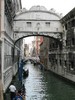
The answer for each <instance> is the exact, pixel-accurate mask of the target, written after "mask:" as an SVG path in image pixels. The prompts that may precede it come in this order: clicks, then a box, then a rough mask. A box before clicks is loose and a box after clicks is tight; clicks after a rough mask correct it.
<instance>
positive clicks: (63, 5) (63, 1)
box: [22, 0, 75, 16]
mask: <svg viewBox="0 0 75 100" xmlns="http://www.w3.org/2000/svg"><path fill="white" fill-rule="evenodd" d="M34 5H40V6H45V7H46V8H47V10H50V9H51V8H54V9H55V11H56V12H57V13H59V14H60V13H62V14H63V16H64V15H66V14H67V13H68V12H69V11H71V10H72V9H73V8H74V7H75V0H22V8H26V9H27V10H29V9H30V8H31V7H32V6H34Z"/></svg>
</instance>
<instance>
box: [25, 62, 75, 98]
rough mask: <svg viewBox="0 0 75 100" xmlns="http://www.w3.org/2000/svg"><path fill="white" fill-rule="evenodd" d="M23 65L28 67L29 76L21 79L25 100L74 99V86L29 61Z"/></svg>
mask: <svg viewBox="0 0 75 100" xmlns="http://www.w3.org/2000/svg"><path fill="white" fill-rule="evenodd" d="M25 67H27V68H28V69H29V76H28V77H27V78H26V79H25V80H23V82H24V83H25V88H26V100H75V87H74V86H73V85H72V84H69V83H68V82H65V81H64V80H62V79H60V78H57V77H55V76H54V75H53V74H52V73H50V72H49V71H43V70H40V68H39V67H38V66H33V65H32V64H30V63H27V65H25Z"/></svg>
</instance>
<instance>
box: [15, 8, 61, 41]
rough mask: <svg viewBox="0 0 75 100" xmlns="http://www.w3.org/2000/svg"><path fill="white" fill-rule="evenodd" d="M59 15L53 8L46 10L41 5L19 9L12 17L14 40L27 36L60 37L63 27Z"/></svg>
mask: <svg viewBox="0 0 75 100" xmlns="http://www.w3.org/2000/svg"><path fill="white" fill-rule="evenodd" d="M60 19H61V15H58V14H57V13H56V12H55V11H54V9H51V10H49V11H48V10H47V9H46V8H45V7H43V6H33V7H31V8H30V10H26V9H25V8H24V9H22V10H20V12H18V13H17V14H16V16H15V18H14V41H18V40H19V39H21V38H23V37H27V36H48V37H52V38H55V39H59V40H60V41H61V39H62V33H63V28H62V24H61V23H60Z"/></svg>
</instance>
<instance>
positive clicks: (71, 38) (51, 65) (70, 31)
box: [41, 8, 75, 82]
mask: <svg viewBox="0 0 75 100" xmlns="http://www.w3.org/2000/svg"><path fill="white" fill-rule="evenodd" d="M60 22H61V24H62V27H63V33H62V36H61V37H62V38H61V41H59V38H58V39H57V40H56V39H54V38H50V39H49V40H48V41H47V42H45V43H44V44H45V45H44V46H45V47H44V48H47V47H48V48H49V49H48V58H47V59H48V60H47V63H48V67H47V69H48V70H51V71H52V72H54V73H56V74H58V75H61V76H62V77H65V78H67V79H69V80H71V81H73V82H75V8H73V9H72V10H71V11H70V12H69V13H68V14H66V15H65V16H64V17H63V18H61V19H60ZM44 41H46V38H45V40H44ZM47 44H48V46H47ZM41 48H42V46H41ZM43 55H44V51H43ZM45 56H46V55H45ZM45 56H44V57H43V58H45ZM44 62H45V61H44ZM45 67H46V66H45Z"/></svg>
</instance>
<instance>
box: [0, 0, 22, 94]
mask: <svg viewBox="0 0 75 100" xmlns="http://www.w3.org/2000/svg"><path fill="white" fill-rule="evenodd" d="M15 1H17V3H16V4H17V6H16V5H15ZM0 2H1V6H0V7H1V18H0V20H1V31H0V32H1V33H0V37H1V42H0V43H1V44H0V56H1V57H0V61H1V62H0V63H1V66H0V68H1V69H0V70H1V73H2V84H3V91H4V92H5V90H6V89H7V87H8V85H9V84H10V82H11V80H12V78H13V75H15V74H16V72H17V61H18V51H19V49H20V43H21V42H18V43H17V44H16V45H15V49H14V38H13V18H14V16H15V14H16V12H17V11H19V10H20V9H21V0H1V1H0ZM16 8H17V11H16ZM14 58H15V59H14Z"/></svg>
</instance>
